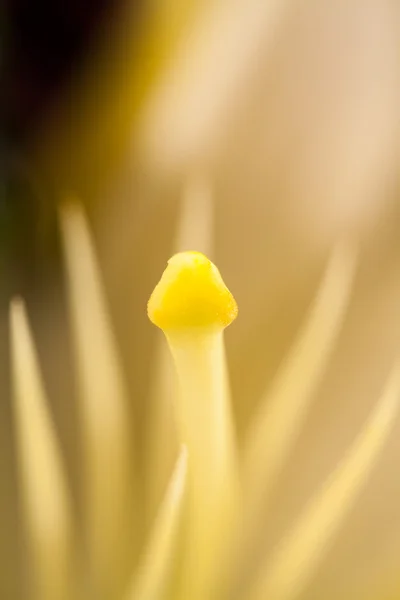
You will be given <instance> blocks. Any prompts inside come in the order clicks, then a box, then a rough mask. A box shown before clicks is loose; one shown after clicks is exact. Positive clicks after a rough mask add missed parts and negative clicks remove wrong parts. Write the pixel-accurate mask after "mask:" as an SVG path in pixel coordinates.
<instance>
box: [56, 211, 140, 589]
mask: <svg viewBox="0 0 400 600" xmlns="http://www.w3.org/2000/svg"><path fill="white" fill-rule="evenodd" d="M61 227H62V234H63V242H64V250H65V257H66V264H67V275H68V277H67V282H68V292H69V301H70V314H71V326H72V333H73V342H74V350H75V360H76V372H77V381H78V392H79V401H80V412H81V421H82V435H83V451H84V467H83V468H84V478H83V482H84V486H85V487H84V494H85V507H84V508H85V523H86V524H87V531H86V535H87V543H88V547H89V560H90V563H91V564H90V568H91V573H92V577H93V580H94V585H95V593H96V594H97V596H96V597H99V598H101V597H102V595H101V594H104V595H105V597H107V594H113V593H115V586H117V589H118V584H119V585H122V580H123V577H124V572H125V569H126V568H127V563H128V562H129V556H128V548H129V543H130V540H129V535H130V534H129V532H132V531H133V526H132V523H131V518H132V517H133V516H134V515H135V509H134V506H133V505H132V497H131V495H132V494H131V491H132V490H131V487H132V478H133V473H134V466H133V464H132V462H131V459H132V455H131V444H130V440H129V433H128V432H129V423H128V412H127V401H128V398H127V391H126V389H125V385H124V380H123V377H122V373H121V365H120V360H119V357H118V351H117V348H116V343H115V340H114V335H113V331H112V326H111V323H110V318H109V315H108V312H107V308H106V302H105V298H104V293H103V289H102V282H101V276H100V272H99V269H98V265H97V261H96V257H95V249H94V246H93V242H92V240H91V237H90V233H89V230H88V225H87V222H86V219H85V216H84V214H83V212H82V210H81V209H80V208H79V206H78V205H77V204H69V205H66V206H64V207H63V208H62V210H61ZM100 590H101V593H100Z"/></svg>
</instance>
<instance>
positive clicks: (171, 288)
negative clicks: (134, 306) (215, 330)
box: [147, 252, 238, 330]
mask: <svg viewBox="0 0 400 600" xmlns="http://www.w3.org/2000/svg"><path fill="white" fill-rule="evenodd" d="M147 312H148V315H149V319H150V320H151V321H152V322H153V323H154V324H155V325H157V326H158V327H160V328H161V329H163V330H170V329H181V328H184V327H221V328H223V327H227V326H228V325H230V324H231V323H232V321H233V320H234V319H235V318H236V316H237V313H238V308H237V304H236V301H235V299H234V297H233V296H232V294H231V293H230V291H229V290H228V288H227V287H226V285H225V283H224V282H223V280H222V277H221V275H220V272H219V271H218V269H217V267H216V266H215V265H214V264H213V263H212V262H211V261H210V260H208V258H207V257H206V256H204V254H202V253H201V252H180V253H179V254H175V256H173V257H172V258H171V259H170V260H169V261H168V266H167V268H166V269H165V271H164V273H163V275H162V277H161V280H160V282H159V283H158V285H157V286H156V288H155V289H154V292H153V293H152V295H151V298H150V300H149V303H148V306H147Z"/></svg>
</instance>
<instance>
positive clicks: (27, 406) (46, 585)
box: [10, 300, 76, 600]
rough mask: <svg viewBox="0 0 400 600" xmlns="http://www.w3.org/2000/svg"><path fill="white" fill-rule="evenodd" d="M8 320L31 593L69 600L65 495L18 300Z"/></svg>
mask: <svg viewBox="0 0 400 600" xmlns="http://www.w3.org/2000/svg"><path fill="white" fill-rule="evenodd" d="M10 321H11V341H12V354H11V356H12V382H13V388H14V410H15V427H16V442H17V456H18V466H19V476H20V479H21V494H22V500H21V504H22V508H23V519H24V521H25V523H26V528H27V535H28V545H29V546H28V548H29V553H30V559H31V563H32V567H33V580H34V582H33V586H34V587H33V591H32V594H33V595H32V597H33V598H35V599H36V600H70V598H71V597H72V594H73V585H72V583H73V580H74V576H76V573H74V572H73V564H72V556H73V554H72V553H73V548H72V535H73V524H72V514H71V503H70V495H69V491H68V489H67V482H66V479H65V472H64V466H63V464H62V457H61V452H60V446H59V443H58V440H57V432H56V430H55V427H54V423H53V421H52V417H51V414H50V412H49V409H48V403H47V398H46V394H45V391H44V388H43V384H42V378H41V375H40V372H39V366H38V360H37V356H36V352H35V348H34V342H33V339H32V334H31V331H30V328H29V325H28V321H27V316H26V312H25V307H24V304H23V302H22V301H21V300H13V301H12V303H11V309H10Z"/></svg>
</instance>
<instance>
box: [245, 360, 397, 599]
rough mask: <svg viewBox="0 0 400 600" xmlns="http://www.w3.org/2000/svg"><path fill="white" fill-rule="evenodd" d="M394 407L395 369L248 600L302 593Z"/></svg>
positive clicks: (387, 429)
mask: <svg viewBox="0 0 400 600" xmlns="http://www.w3.org/2000/svg"><path fill="white" fill-rule="evenodd" d="M399 401H400V369H399V366H398V365H396V367H395V368H394V370H393V373H392V374H391V376H390V377H389V379H388V381H387V383H386V387H385V389H384V391H383V394H382V396H381V398H380V400H379V402H378V403H377V406H376V407H375V408H374V410H373V412H372V414H371V416H370V418H369V419H368V421H367V423H366V424H365V425H364V427H363V429H362V431H361V432H360V434H359V436H358V438H357V439H356V440H355V442H354V443H353V445H352V447H351V448H350V450H349V451H348V454H347V456H346V457H345V458H344V459H343V461H342V463H341V464H339V466H338V467H337V469H336V470H335V471H334V472H333V473H332V475H331V477H330V478H329V479H328V480H327V482H326V483H325V485H324V487H323V488H322V489H321V490H320V491H319V492H318V493H317V494H316V495H315V497H314V498H313V499H312V500H311V501H310V503H309V504H308V505H307V507H306V509H305V511H304V513H303V515H302V516H301V517H300V519H299V520H298V522H297V523H296V524H295V526H294V527H293V529H292V530H291V531H290V532H289V534H288V536H287V537H286V539H284V540H283V542H282V543H281V544H280V545H279V547H278V549H277V551H276V553H275V555H274V556H273V557H272V559H268V560H267V563H266V564H265V565H264V566H263V568H262V569H261V571H260V572H261V576H260V578H259V580H258V581H257V582H256V585H255V586H254V588H253V590H252V593H251V594H249V600H265V598H273V599H274V600H294V599H295V598H297V597H299V596H300V594H301V593H302V592H303V591H304V588H305V586H306V585H307V584H308V582H309V581H310V579H311V577H312V576H313V574H314V573H315V571H316V570H317V568H318V566H319V564H320V562H321V561H322V560H323V558H324V556H325V554H326V551H327V549H328V548H329V545H330V543H331V542H332V539H333V537H334V536H335V534H336V533H337V531H338V529H339V527H340V526H341V525H342V523H343V521H344V519H345V518H346V516H347V515H348V513H349V511H350V510H351V508H352V507H353V505H354V503H355V500H356V498H357V495H358V494H359V493H360V490H361V488H362V486H363V485H364V484H365V482H366V480H367V478H368V477H369V475H370V473H371V470H372V468H373V467H374V465H375V464H376V462H377V460H378V458H379V454H380V452H381V451H382V447H383V445H384V444H385V443H386V442H387V440H388V438H389V435H390V433H391V431H392V428H393V424H394V421H395V418H396V414H397V413H398V408H399Z"/></svg>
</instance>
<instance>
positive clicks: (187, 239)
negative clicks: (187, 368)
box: [145, 175, 213, 523]
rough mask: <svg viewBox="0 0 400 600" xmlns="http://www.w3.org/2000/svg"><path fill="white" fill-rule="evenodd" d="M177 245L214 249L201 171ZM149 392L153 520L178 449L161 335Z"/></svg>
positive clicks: (188, 194) (187, 199)
mask: <svg viewBox="0 0 400 600" xmlns="http://www.w3.org/2000/svg"><path fill="white" fill-rule="evenodd" d="M181 204H182V205H181V209H180V211H179V219H178V223H177V231H176V235H175V241H174V248H175V252H183V251H185V250H189V249H190V248H191V247H195V248H198V249H199V250H200V251H201V252H203V253H204V254H206V255H207V256H210V255H211V254H212V251H213V196H212V193H211V188H210V184H209V182H208V181H207V179H206V178H203V177H201V176H200V175H197V176H191V177H190V178H189V180H188V183H187V185H186V187H185V189H184V191H183V195H182V203H181ZM153 364H154V367H153V368H152V376H151V389H150V393H149V396H150V397H149V402H148V406H149V409H148V410H149V419H148V431H147V435H146V439H147V444H146V452H145V460H146V469H145V472H146V475H147V476H148V481H146V501H145V507H146V512H147V513H148V517H149V522H150V523H151V522H152V521H153V519H154V516H155V515H156V514H157V510H158V506H159V504H160V501H161V499H162V497H163V495H164V493H165V487H166V485H167V483H168V479H169V477H170V473H171V470H172V468H173V465H174V461H175V460H176V455H177V451H178V444H177V432H176V423H175V420H174V415H173V405H172V398H173V396H174V394H175V393H176V389H175V388H176V385H175V383H176V382H175V379H174V377H173V376H174V370H173V364H172V360H171V356H170V352H169V351H168V348H167V347H166V345H165V343H164V340H163V339H161V337H160V338H159V339H158V340H157V345H156V348H155V357H154V361H153Z"/></svg>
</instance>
